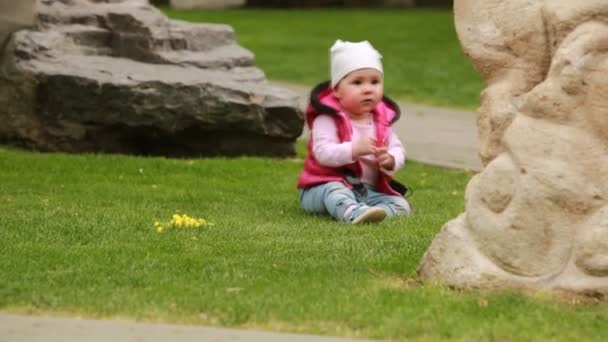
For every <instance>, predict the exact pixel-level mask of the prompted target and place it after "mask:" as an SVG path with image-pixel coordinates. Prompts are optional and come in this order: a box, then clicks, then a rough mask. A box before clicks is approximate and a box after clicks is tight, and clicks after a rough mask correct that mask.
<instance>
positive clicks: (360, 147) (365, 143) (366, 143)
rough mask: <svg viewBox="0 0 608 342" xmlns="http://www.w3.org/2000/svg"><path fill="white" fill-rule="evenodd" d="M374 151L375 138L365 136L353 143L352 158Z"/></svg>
mask: <svg viewBox="0 0 608 342" xmlns="http://www.w3.org/2000/svg"><path fill="white" fill-rule="evenodd" d="M373 153H376V139H373V138H370V137H365V138H363V139H360V140H359V141H357V142H354V143H353V158H357V157H360V156H364V155H366V154H373Z"/></svg>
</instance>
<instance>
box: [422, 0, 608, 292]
mask: <svg viewBox="0 0 608 342" xmlns="http://www.w3.org/2000/svg"><path fill="white" fill-rule="evenodd" d="M454 6H455V7H454V9H455V23H456V30H457V32H458V37H459V39H460V42H461V45H462V47H463V49H464V51H465V53H466V55H467V56H468V57H469V58H470V60H471V61H472V63H473V65H474V66H475V68H476V70H477V71H478V72H479V73H480V74H481V75H482V77H483V78H484V79H485V81H486V88H485V89H484V90H483V92H482V97H481V107H480V108H479V110H478V118H477V126H478V129H479V140H480V156H481V158H482V161H483V163H484V170H483V171H482V172H481V173H479V174H477V175H475V176H474V177H473V178H472V179H471V181H470V182H469V184H468V185H467V188H466V193H465V205H466V206H465V212H464V213H462V214H461V215H460V216H458V217H457V218H455V219H453V220H452V221H450V222H448V223H447V224H446V225H445V226H444V227H443V228H442V230H441V231H440V232H439V234H438V235H437V236H436V237H435V239H434V240H433V243H432V244H431V246H430V247H429V249H428V250H427V252H426V253H425V255H424V256H423V259H422V262H421V264H420V267H419V274H420V276H421V277H422V278H423V279H426V280H431V281H437V282H440V283H444V284H448V285H451V286H455V287H483V288H488V287H490V288H522V287H523V288H526V287H528V288H543V289H560V290H568V291H574V292H579V293H594V294H597V293H601V294H603V295H608V96H606V94H608V78H607V77H606V75H608V2H607V1H606V0H587V1H570V0H539V1H529V0H506V1H505V0H456V1H455V3H454Z"/></svg>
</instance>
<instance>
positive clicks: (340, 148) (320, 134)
mask: <svg viewBox="0 0 608 342" xmlns="http://www.w3.org/2000/svg"><path fill="white" fill-rule="evenodd" d="M312 143H313V144H312V153H313V154H314V156H315V158H316V159H317V161H318V162H319V163H320V164H321V165H324V166H331V167H337V166H343V165H346V164H350V163H352V162H354V160H353V147H352V143H351V142H344V143H340V139H338V130H337V128H336V123H335V122H334V119H332V118H331V117H330V116H328V115H319V116H317V117H316V118H315V120H314V121H313V123H312ZM395 160H396V159H395Z"/></svg>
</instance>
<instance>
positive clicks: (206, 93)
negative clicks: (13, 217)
mask: <svg viewBox="0 0 608 342" xmlns="http://www.w3.org/2000/svg"><path fill="white" fill-rule="evenodd" d="M0 67H1V69H0V122H1V123H0V141H3V142H10V143H18V144H21V145H26V146H31V147H33V148H35V149H38V150H42V151H67V152H84V151H92V152H118V153H129V154H154V155H168V156H212V155H268V156H289V155H292V154H293V153H294V141H295V139H296V138H297V137H298V136H299V135H300V134H301V132H302V128H303V121H304V118H303V113H302V110H301V109H300V108H299V106H298V98H297V95H296V94H295V93H293V92H291V91H289V90H287V89H283V88H279V87H275V86H271V85H269V84H268V83H267V82H266V81H265V77H264V74H263V72H262V71H261V70H259V69H258V68H256V67H255V65H254V59H253V55H252V54H251V53H250V52H249V51H247V50H245V49H243V48H242V47H240V46H238V45H237V44H236V43H235V40H234V32H233V30H232V29H231V28H230V27H229V26H226V25H212V24H191V23H187V22H181V21H173V20H168V19H167V18H166V17H165V16H164V15H163V14H162V12H160V11H159V10H157V9H156V8H154V7H153V6H150V5H149V4H148V2H147V1H145V0H128V1H124V0H105V1H103V0H97V1H93V0H56V1H52V0H41V1H39V3H38V25H37V29H36V30H22V31H18V32H15V33H14V34H13V35H12V36H11V39H10V40H9V41H8V42H7V43H6V45H5V49H4V51H3V56H2V64H1V65H0Z"/></svg>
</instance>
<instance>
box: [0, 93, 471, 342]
mask: <svg viewBox="0 0 608 342" xmlns="http://www.w3.org/2000/svg"><path fill="white" fill-rule="evenodd" d="M281 85H283V86H285V87H288V88H290V89H292V90H294V91H296V92H297V93H298V94H300V95H301V99H302V101H301V105H302V106H304V105H305V101H306V100H307V98H308V92H309V88H308V87H302V86H295V85H288V84H281ZM399 105H400V106H401V110H402V112H403V116H402V118H401V120H399V121H398V123H397V124H396V126H395V127H396V130H397V133H398V135H399V136H400V138H401V139H402V140H403V142H404V144H405V145H406V149H407V151H408V158H409V159H412V160H416V161H420V162H423V163H427V164H432V165H438V166H445V167H455V168H466V169H471V170H480V169H481V163H480V161H479V158H478V156H477V130H476V127H475V114H474V113H473V112H468V111H459V110H451V109H444V108H433V107H429V106H421V105H411V104H406V103H400V104H399ZM0 341H1V342H38V341H44V342H71V341H74V342H75V341H78V342H81V341H82V342H97V341H104V342H105V341H111V342H127V341H128V342H135V341H151V342H155V341H172V342H190V341H212V342H244V341H252V342H279V341H290V342H348V341H363V340H352V339H342V338H332V337H323V336H313V335H295V334H281V333H272V332H259V331H251V330H238V329H223V328H209V327H194V326H186V325H173V324H149V323H140V322H135V321H116V320H90V319H78V318H53V317H35V316H22V315H11V314H0Z"/></svg>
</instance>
